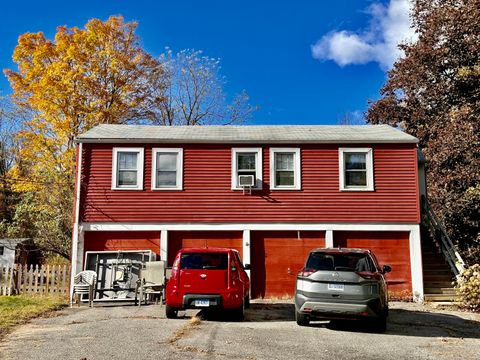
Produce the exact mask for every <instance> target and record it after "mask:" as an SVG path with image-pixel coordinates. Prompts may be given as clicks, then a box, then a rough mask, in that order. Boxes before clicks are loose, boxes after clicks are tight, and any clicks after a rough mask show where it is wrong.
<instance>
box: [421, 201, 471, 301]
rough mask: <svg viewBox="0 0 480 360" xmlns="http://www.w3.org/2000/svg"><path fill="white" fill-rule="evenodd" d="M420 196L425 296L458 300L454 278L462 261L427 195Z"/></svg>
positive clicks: (431, 299)
mask: <svg viewBox="0 0 480 360" xmlns="http://www.w3.org/2000/svg"><path fill="white" fill-rule="evenodd" d="M421 200H422V201H421V209H422V224H421V238H422V262H423V288H424V299H425V301H430V302H443V303H453V302H456V301H457V296H456V293H455V289H454V285H453V282H454V281H455V279H456V276H457V275H459V274H460V272H461V271H462V270H463V269H464V268H465V263H464V261H463V259H462V258H461V256H460V254H459V252H458V250H457V248H456V246H455V245H454V244H453V243H452V241H451V240H450V238H449V237H448V235H447V232H446V231H445V229H444V227H443V224H442V223H441V222H440V221H439V219H438V218H437V216H436V215H435V213H434V212H433V210H432V209H431V207H430V206H429V204H428V202H427V200H426V198H425V197H424V196H422V199H421Z"/></svg>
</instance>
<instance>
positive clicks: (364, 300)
mask: <svg viewBox="0 0 480 360" xmlns="http://www.w3.org/2000/svg"><path fill="white" fill-rule="evenodd" d="M389 271H391V267H390V266H388V265H385V266H383V268H380V266H379V265H378V261H377V259H376V258H375V255H374V254H373V253H372V252H371V251H370V250H366V249H347V248H345V249H344V248H338V249H337V248H322V249H315V250H312V251H311V252H310V254H309V256H308V258H307V262H306V264H305V267H304V268H303V269H302V270H300V272H299V273H298V275H297V285H296V289H295V318H296V320H297V324H298V325H301V326H307V325H308V324H309V323H310V320H320V319H327V320H336V319H352V320H368V321H369V322H371V324H372V325H373V326H374V328H375V330H377V331H380V332H383V331H385V330H386V326H387V316H388V299H387V286H386V283H385V278H384V275H385V274H386V273H387V272H389Z"/></svg>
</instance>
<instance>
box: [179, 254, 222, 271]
mask: <svg viewBox="0 0 480 360" xmlns="http://www.w3.org/2000/svg"><path fill="white" fill-rule="evenodd" d="M227 266H228V254H227V253H184V254H182V258H181V260H180V269H211V270H226V269H227Z"/></svg>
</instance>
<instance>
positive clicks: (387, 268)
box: [383, 265, 392, 274]
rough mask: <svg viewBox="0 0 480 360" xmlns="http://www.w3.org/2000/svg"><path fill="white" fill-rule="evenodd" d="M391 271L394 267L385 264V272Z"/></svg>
mask: <svg viewBox="0 0 480 360" xmlns="http://www.w3.org/2000/svg"><path fill="white" fill-rule="evenodd" d="M390 271H392V267H391V266H390V265H383V273H384V274H386V273H389V272H390Z"/></svg>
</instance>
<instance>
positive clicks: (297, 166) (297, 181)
mask: <svg viewBox="0 0 480 360" xmlns="http://www.w3.org/2000/svg"><path fill="white" fill-rule="evenodd" d="M275 153H294V154H295V155H294V157H295V159H294V163H293V166H294V167H293V186H277V185H276V184H275ZM301 174H302V169H301V159H300V148H270V189H271V190H302V176H301Z"/></svg>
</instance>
